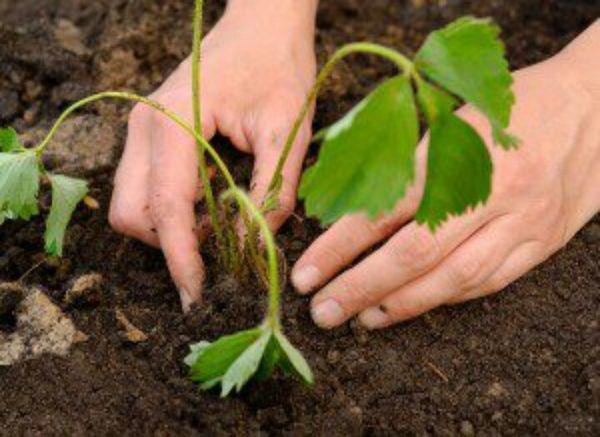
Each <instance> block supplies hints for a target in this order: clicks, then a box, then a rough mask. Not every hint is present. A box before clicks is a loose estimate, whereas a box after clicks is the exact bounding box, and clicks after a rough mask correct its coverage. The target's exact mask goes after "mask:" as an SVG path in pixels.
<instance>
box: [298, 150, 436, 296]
mask: <svg viewBox="0 0 600 437" xmlns="http://www.w3.org/2000/svg"><path fill="white" fill-rule="evenodd" d="M425 146H426V143H425V142H422V143H421V145H420V146H419V148H418V149H417V159H416V162H417V165H416V176H415V183H414V184H413V185H412V186H411V187H409V189H408V190H407V193H406V196H405V197H404V198H403V199H402V200H401V201H400V202H399V203H398V205H397V206H396V208H395V209H394V211H393V212H392V213H390V214H386V215H385V216H383V217H381V218H379V219H377V220H374V221H370V220H367V218H365V217H364V215H360V214H353V215H350V216H347V217H344V218H342V219H341V220H339V221H338V222H336V223H335V224H334V225H333V226H332V227H331V228H330V229H329V230H327V231H326V232H325V233H324V234H323V235H321V236H320V237H319V238H318V239H317V240H316V241H315V242H314V243H313V244H311V246H310V247H309V248H308V250H307V251H306V252H305V253H304V254H303V255H302V256H301V257H300V259H299V260H298V261H297V262H296V265H295V266H294V269H293V271H292V282H293V284H294V286H295V287H296V289H297V290H298V291H299V292H300V293H308V292H311V291H313V290H315V289H316V288H317V287H321V286H322V285H323V284H325V283H326V282H327V281H329V280H331V278H332V277H333V276H334V275H335V274H337V273H338V272H340V271H341V270H342V269H343V268H345V267H346V266H347V265H348V264H350V263H351V262H352V261H354V260H355V259H356V258H357V257H358V256H359V255H361V254H362V253H363V252H364V251H366V250H367V249H369V248H371V247H372V246H373V245H375V244H377V243H378V242H380V241H383V240H384V239H387V238H388V237H389V236H390V235H392V234H393V233H394V232H396V231H397V230H398V229H399V228H400V226H402V225H403V224H405V223H406V222H407V221H408V220H409V219H410V218H411V217H413V216H414V213H415V211H416V210H417V207H418V205H419V201H420V199H421V197H422V194H423V186H424V184H423V181H424V179H425V162H426V159H425V158H426V151H427V149H426V147H425Z"/></svg>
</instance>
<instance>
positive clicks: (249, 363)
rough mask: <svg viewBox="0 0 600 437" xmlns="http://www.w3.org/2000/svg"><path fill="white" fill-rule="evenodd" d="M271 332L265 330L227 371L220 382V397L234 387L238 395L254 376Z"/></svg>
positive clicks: (224, 395)
mask: <svg viewBox="0 0 600 437" xmlns="http://www.w3.org/2000/svg"><path fill="white" fill-rule="evenodd" d="M271 334H272V331H271V330H265V331H263V333H262V334H261V336H260V337H259V338H258V340H256V341H255V342H254V343H252V345H251V346H249V347H248V349H246V350H245V351H244V352H243V353H242V354H241V355H240V356H239V357H238V358H237V359H236V360H235V362H234V363H233V364H232V365H231V367H229V369H227V372H226V373H225V375H224V376H223V378H222V380H221V397H223V398H224V397H226V396H227V395H228V394H229V393H230V392H231V390H232V389H233V388H234V387H235V389H236V391H237V392H238V393H239V392H240V390H241V389H242V387H243V386H244V384H246V382H248V380H249V379H250V378H251V377H252V375H254V373H255V372H256V370H257V369H258V366H259V364H260V362H261V360H262V357H263V353H264V352H265V348H266V347H267V344H268V343H269V340H270V339H271Z"/></svg>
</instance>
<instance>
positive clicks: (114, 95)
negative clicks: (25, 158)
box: [34, 91, 236, 188]
mask: <svg viewBox="0 0 600 437" xmlns="http://www.w3.org/2000/svg"><path fill="white" fill-rule="evenodd" d="M102 99H117V100H128V101H132V102H137V103H142V104H144V105H147V106H150V107H151V108H153V109H155V110H157V111H158V112H161V113H162V114H164V115H165V116H166V117H168V118H169V119H171V120H172V121H173V122H174V123H176V124H177V125H179V126H180V127H181V128H182V129H184V130H185V131H186V132H188V133H189V134H190V135H191V136H192V137H194V139H195V140H196V141H198V142H199V143H201V144H202V146H203V147H204V149H205V150H206V151H207V152H208V153H209V154H210V156H211V158H212V159H213V160H214V161H215V164H216V165H217V167H218V168H219V171H220V172H221V174H222V175H223V177H224V178H225V181H226V182H227V185H229V186H230V187H231V188H235V187H236V184H235V181H234V179H233V176H232V175H231V173H230V172H229V169H228V168H227V165H225V163H224V162H223V160H222V159H221V157H220V156H219V154H218V153H217V151H216V150H215V148H214V147H213V146H211V145H210V143H209V142H208V141H206V140H205V139H204V138H202V135H200V134H199V133H198V132H196V131H195V130H194V128H193V127H192V126H190V125H189V124H188V123H187V122H186V121H185V120H184V119H183V118H182V117H180V116H179V115H177V114H176V113H175V112H173V111H171V110H170V109H168V108H165V107H164V106H163V105H162V104H160V103H158V102H156V101H154V100H151V99H148V98H146V97H142V96H138V95H136V94H131V93H125V92H118V91H106V92H103V93H98V94H93V95H91V96H88V97H86V98H85V99H81V100H79V101H78V102H75V103H73V104H72V105H71V106H69V107H68V108H67V109H65V111H64V112H63V113H62V114H61V115H60V117H58V120H56V122H55V123H54V125H53V126H52V128H51V129H50V131H49V132H48V134H47V135H46V137H45V138H44V139H43V140H42V142H41V143H39V144H38V145H37V146H36V147H35V149H34V150H35V153H36V155H37V156H38V157H39V156H41V155H42V153H43V152H44V149H45V148H46V146H48V144H49V143H50V141H51V140H52V138H53V137H54V135H55V134H56V132H57V131H58V129H59V128H60V126H61V125H62V124H63V122H64V121H65V120H66V119H67V118H68V117H69V116H70V115H71V114H72V113H73V112H75V111H76V110H77V109H79V108H81V107H82V106H85V105H88V104H90V103H93V102H96V101H98V100H102Z"/></svg>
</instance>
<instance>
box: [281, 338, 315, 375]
mask: <svg viewBox="0 0 600 437" xmlns="http://www.w3.org/2000/svg"><path fill="white" fill-rule="evenodd" d="M274 335H275V338H276V339H277V342H278V343H279V346H280V347H281V350H282V351H283V352H284V353H285V356H286V357H287V360H289V362H290V364H291V365H292V366H293V368H294V370H295V371H296V372H297V373H298V375H300V377H302V379H303V380H304V382H306V383H307V384H312V383H313V382H314V376H313V373H312V371H311V370H310V366H309V365H308V363H307V362H306V360H305V359H304V357H303V356H302V354H301V353H300V351H299V350H298V349H296V348H295V347H294V346H293V345H292V344H291V343H290V341H289V340H288V339H287V338H286V336H285V335H283V334H282V333H281V332H276V333H275V334H274Z"/></svg>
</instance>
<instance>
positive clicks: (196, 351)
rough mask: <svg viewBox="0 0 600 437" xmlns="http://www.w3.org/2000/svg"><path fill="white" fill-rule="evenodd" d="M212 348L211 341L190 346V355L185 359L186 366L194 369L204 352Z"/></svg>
mask: <svg viewBox="0 0 600 437" xmlns="http://www.w3.org/2000/svg"><path fill="white" fill-rule="evenodd" d="M208 346H210V342H209V341H201V342H199V343H195V344H191V345H190V353H189V354H188V355H187V356H186V357H185V358H184V359H183V362H184V363H185V365H186V366H188V367H192V366H193V365H194V363H195V362H196V361H198V358H199V357H200V355H201V354H202V353H203V352H204V350H205V349H206V348H207V347H208Z"/></svg>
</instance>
